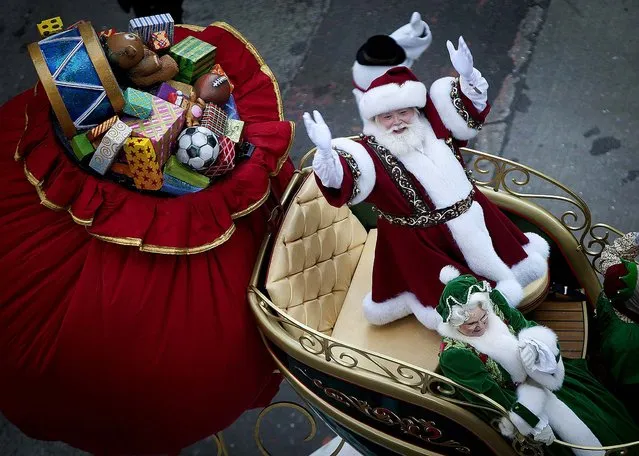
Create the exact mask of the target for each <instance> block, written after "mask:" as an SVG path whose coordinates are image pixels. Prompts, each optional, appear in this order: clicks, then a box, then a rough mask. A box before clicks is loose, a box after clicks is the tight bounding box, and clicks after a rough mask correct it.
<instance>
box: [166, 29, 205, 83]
mask: <svg viewBox="0 0 639 456" xmlns="http://www.w3.org/2000/svg"><path fill="white" fill-rule="evenodd" d="M215 51H216V47H215V46H213V45H211V44H209V43H205V42H204V41H202V40H199V39H197V38H195V37H194V36H187V37H186V38H184V39H183V40H182V41H180V42H179V43H177V44H176V45H174V46H173V47H171V50H170V51H169V55H170V56H171V57H173V59H174V60H175V61H176V62H177V64H178V66H179V67H180V71H179V73H178V74H177V76H175V80H176V81H179V82H185V83H187V84H193V83H194V82H195V81H196V80H197V78H199V77H200V76H202V75H203V74H205V73H208V72H209V70H210V69H211V67H212V66H213V64H214V63H215Z"/></svg>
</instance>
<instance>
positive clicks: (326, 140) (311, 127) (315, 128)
mask: <svg viewBox="0 0 639 456" xmlns="http://www.w3.org/2000/svg"><path fill="white" fill-rule="evenodd" d="M302 117H303V119H304V126H305V127H306V133H307V134H308V137H309V139H310V140H311V141H312V142H313V144H315V147H317V151H318V152H320V153H323V152H327V151H330V150H331V139H333V138H332V136H331V130H330V129H329V128H328V125H326V122H324V118H323V117H322V115H321V114H320V113H319V112H318V111H313V117H311V115H310V114H309V113H308V112H305V113H304V115H303V116H302Z"/></svg>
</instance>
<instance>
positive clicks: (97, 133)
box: [87, 116, 119, 141]
mask: <svg viewBox="0 0 639 456" xmlns="http://www.w3.org/2000/svg"><path fill="white" fill-rule="evenodd" d="M118 120H119V118H118V116H113V117H111V118H110V119H107V120H105V121H104V122H102V123H101V124H100V125H98V126H97V127H93V128H92V129H91V130H89V131H88V132H87V139H88V140H89V141H99V140H100V138H102V136H104V134H105V133H106V132H107V131H109V128H111V127H112V126H113V125H115V123H116V122H117V121H118Z"/></svg>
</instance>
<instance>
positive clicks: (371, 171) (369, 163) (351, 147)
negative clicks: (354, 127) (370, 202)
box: [331, 138, 377, 204]
mask: <svg viewBox="0 0 639 456" xmlns="http://www.w3.org/2000/svg"><path fill="white" fill-rule="evenodd" d="M331 146H333V147H334V148H336V149H340V150H343V151H344V152H348V153H349V154H351V155H352V156H353V159H354V160H355V162H356V163H357V166H358V167H359V171H360V176H359V178H357V180H356V182H355V185H357V186H358V187H359V193H358V194H357V195H356V196H355V198H353V199H352V200H351V204H357V203H361V202H362V201H364V200H365V199H366V198H368V195H370V194H371V192H372V191H373V188H374V187H375V181H376V179H377V176H376V174H375V165H374V163H373V159H372V158H371V156H370V154H369V153H368V151H367V150H366V149H365V148H364V146H362V145H361V144H359V143H357V142H355V141H353V140H352V139H348V138H335V139H333V140H332V141H331Z"/></svg>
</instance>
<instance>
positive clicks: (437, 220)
mask: <svg viewBox="0 0 639 456" xmlns="http://www.w3.org/2000/svg"><path fill="white" fill-rule="evenodd" d="M474 199H475V189H472V190H471V191H470V193H469V194H468V196H467V197H466V198H464V199H463V200H459V201H457V202H456V203H454V204H452V205H450V206H448V207H444V208H441V209H433V210H432V211H425V212H421V213H418V214H415V215H409V216H402V215H392V214H388V213H386V212H384V211H382V210H380V209H378V208H377V207H375V206H373V211H374V212H375V213H377V216H378V217H380V218H383V219H384V220H386V221H388V222H390V223H392V224H393V225H400V226H409V227H416V228H429V227H431V226H435V225H439V224H441V223H446V222H448V221H449V220H452V219H454V218H457V217H459V216H460V215H462V214H463V213H464V212H466V211H467V210H468V209H470V206H471V205H472V204H473V200H474Z"/></svg>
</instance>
